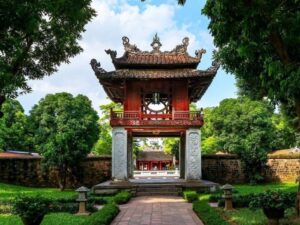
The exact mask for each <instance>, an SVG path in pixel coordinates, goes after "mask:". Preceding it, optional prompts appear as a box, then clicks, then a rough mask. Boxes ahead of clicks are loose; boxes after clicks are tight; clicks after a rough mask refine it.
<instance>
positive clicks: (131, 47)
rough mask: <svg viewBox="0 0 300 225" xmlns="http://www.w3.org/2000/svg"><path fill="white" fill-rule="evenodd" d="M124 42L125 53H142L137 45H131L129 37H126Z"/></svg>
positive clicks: (123, 38)
mask: <svg viewBox="0 0 300 225" xmlns="http://www.w3.org/2000/svg"><path fill="white" fill-rule="evenodd" d="M122 40H123V45H124V49H125V52H141V50H140V49H139V48H138V47H137V46H136V45H132V44H130V42H129V41H130V40H129V38H128V37H126V36H124V37H122Z"/></svg>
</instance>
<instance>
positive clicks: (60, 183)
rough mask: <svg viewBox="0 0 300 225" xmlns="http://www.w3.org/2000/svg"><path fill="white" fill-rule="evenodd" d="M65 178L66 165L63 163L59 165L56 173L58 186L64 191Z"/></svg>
mask: <svg viewBox="0 0 300 225" xmlns="http://www.w3.org/2000/svg"><path fill="white" fill-rule="evenodd" d="M66 180H67V167H66V166H65V165H63V166H60V168H59V174H58V186H59V189H60V190H61V191H64V190H65V188H66Z"/></svg>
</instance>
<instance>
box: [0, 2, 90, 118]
mask: <svg viewBox="0 0 300 225" xmlns="http://www.w3.org/2000/svg"><path fill="white" fill-rule="evenodd" d="M90 3H91V0H82V1H69V0H61V1H53V0H43V1H28V0H10V1H1V3H0V15H1V16H0V24H1V26H0V51H1V54H0V110H1V106H2V104H3V102H4V101H5V98H6V97H16V96H17V95H19V94H20V93H26V92H29V91H30V87H29V85H28V83H27V81H28V80H32V79H42V78H43V77H44V76H45V75H50V74H52V73H53V72H55V71H56V70H57V67H58V66H59V65H60V64H61V63H68V62H69V61H68V59H69V58H70V57H73V56H75V55H77V54H78V53H79V52H81V51H82V48H81V47H80V46H79V45H78V40H79V39H80V38H81V33H82V32H83V31H84V26H85V25H86V23H87V22H88V21H90V20H91V18H92V17H93V16H95V11H94V10H93V9H92V8H91V7H90ZM2 115H3V113H1V114H0V117H1V116H2Z"/></svg>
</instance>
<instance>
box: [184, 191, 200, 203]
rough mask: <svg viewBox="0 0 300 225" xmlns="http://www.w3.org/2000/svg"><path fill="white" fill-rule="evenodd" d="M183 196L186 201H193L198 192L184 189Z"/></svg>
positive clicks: (196, 198) (196, 197)
mask: <svg viewBox="0 0 300 225" xmlns="http://www.w3.org/2000/svg"><path fill="white" fill-rule="evenodd" d="M183 198H184V199H185V200H186V201H188V202H194V201H196V200H198V194H197V192H196V191H184V192H183Z"/></svg>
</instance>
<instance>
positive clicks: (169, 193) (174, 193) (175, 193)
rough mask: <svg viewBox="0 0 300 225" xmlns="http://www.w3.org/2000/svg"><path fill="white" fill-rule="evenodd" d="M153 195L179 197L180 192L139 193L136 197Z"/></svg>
mask: <svg viewBox="0 0 300 225" xmlns="http://www.w3.org/2000/svg"><path fill="white" fill-rule="evenodd" d="M152 195H166V196H168V195H169V196H178V195H179V194H178V192H148V191H147V192H137V193H136V196H152Z"/></svg>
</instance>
